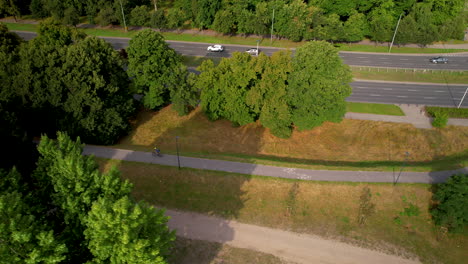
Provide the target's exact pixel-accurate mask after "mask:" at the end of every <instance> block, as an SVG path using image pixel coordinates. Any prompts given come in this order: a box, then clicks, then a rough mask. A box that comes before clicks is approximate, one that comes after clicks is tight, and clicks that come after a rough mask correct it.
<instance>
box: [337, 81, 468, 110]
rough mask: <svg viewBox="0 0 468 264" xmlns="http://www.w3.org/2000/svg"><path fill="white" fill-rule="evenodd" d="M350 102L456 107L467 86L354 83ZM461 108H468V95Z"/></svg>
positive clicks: (348, 99)
mask: <svg viewBox="0 0 468 264" xmlns="http://www.w3.org/2000/svg"><path fill="white" fill-rule="evenodd" d="M351 86H352V87H353V93H352V95H351V96H350V97H348V98H347V99H346V100H347V101H350V102H373V103H386V104H420V105H433V106H450V107H454V106H458V104H459V103H460V101H461V99H462V97H463V94H464V93H465V91H466V89H467V88H468V84H467V85H444V84H415V83H391V82H375V81H355V82H352V83H351ZM462 107H468V94H467V96H466V97H465V99H464V100H463V103H462Z"/></svg>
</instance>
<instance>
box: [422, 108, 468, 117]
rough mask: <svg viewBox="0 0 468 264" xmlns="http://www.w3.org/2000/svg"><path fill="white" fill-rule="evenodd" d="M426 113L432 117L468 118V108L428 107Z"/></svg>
mask: <svg viewBox="0 0 468 264" xmlns="http://www.w3.org/2000/svg"><path fill="white" fill-rule="evenodd" d="M426 112H427V113H428V114H429V115H430V116H432V117H435V116H436V115H437V114H446V115H447V116H448V117H449V118H468V108H450V107H436V106H426Z"/></svg>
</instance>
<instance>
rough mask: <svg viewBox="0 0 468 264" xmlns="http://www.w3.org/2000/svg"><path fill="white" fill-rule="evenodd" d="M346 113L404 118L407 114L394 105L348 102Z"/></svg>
mask: <svg viewBox="0 0 468 264" xmlns="http://www.w3.org/2000/svg"><path fill="white" fill-rule="evenodd" d="M346 111H347V112H353V113H366V114H377V115H394V116H404V115H405V113H403V111H402V110H401V108H400V107H398V106H396V105H393V104H373V103H356V102H346Z"/></svg>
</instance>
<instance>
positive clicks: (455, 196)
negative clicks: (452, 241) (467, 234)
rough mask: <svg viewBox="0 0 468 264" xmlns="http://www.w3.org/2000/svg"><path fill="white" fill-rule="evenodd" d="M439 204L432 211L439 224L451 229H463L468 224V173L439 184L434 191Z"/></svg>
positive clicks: (454, 176) (454, 230)
mask: <svg viewBox="0 0 468 264" xmlns="http://www.w3.org/2000/svg"><path fill="white" fill-rule="evenodd" d="M434 200H435V201H437V202H438V204H437V206H436V207H435V208H434V209H433V210H432V211H431V214H432V216H433V217H434V221H435V223H436V224H437V225H441V226H444V227H447V228H448V229H449V230H450V231H453V232H457V231H461V230H463V229H464V228H465V227H466V226H467V224H468V174H457V175H453V176H452V177H450V178H449V179H448V180H447V182H446V183H443V184H441V185H440V186H438V188H437V190H436V192H435V193H434Z"/></svg>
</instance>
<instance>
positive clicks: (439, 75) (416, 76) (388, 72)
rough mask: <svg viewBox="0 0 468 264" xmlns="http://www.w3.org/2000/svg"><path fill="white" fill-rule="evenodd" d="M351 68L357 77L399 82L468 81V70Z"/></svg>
mask: <svg viewBox="0 0 468 264" xmlns="http://www.w3.org/2000/svg"><path fill="white" fill-rule="evenodd" d="M351 70H352V72H353V76H354V78H356V79H366V80H382V81H399V82H428V83H461V84H466V83H468V71H463V72H455V71H442V70H440V71H438V70H427V71H426V72H424V71H423V70H419V71H416V72H413V71H408V70H404V69H392V68H388V69H385V68H381V69H378V68H372V67H359V66H352V67H351Z"/></svg>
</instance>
